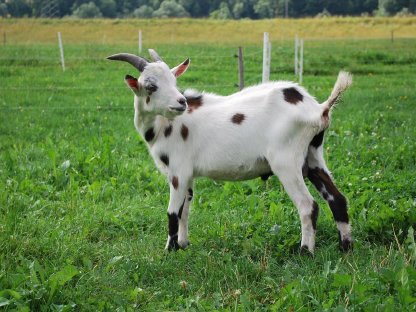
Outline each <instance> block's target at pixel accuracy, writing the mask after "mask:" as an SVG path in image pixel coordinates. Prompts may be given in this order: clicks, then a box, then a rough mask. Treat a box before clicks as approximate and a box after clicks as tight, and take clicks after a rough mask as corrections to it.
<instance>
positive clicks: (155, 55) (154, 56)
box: [149, 49, 163, 62]
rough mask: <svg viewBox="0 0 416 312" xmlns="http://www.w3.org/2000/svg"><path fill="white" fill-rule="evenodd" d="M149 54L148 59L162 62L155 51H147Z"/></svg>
mask: <svg viewBox="0 0 416 312" xmlns="http://www.w3.org/2000/svg"><path fill="white" fill-rule="evenodd" d="M149 54H150V57H151V58H152V60H153V61H155V62H163V60H162V58H161V57H160V56H159V54H157V53H156V51H155V50H153V49H149Z"/></svg>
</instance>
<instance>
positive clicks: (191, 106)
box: [186, 96, 202, 113]
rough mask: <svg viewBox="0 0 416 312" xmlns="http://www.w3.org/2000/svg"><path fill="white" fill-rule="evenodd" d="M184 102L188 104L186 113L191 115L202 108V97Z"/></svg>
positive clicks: (187, 99)
mask: <svg viewBox="0 0 416 312" xmlns="http://www.w3.org/2000/svg"><path fill="white" fill-rule="evenodd" d="M186 102H187V103H188V113H192V112H193V111H194V110H196V109H198V108H200V107H201V106H202V96H198V97H195V98H186Z"/></svg>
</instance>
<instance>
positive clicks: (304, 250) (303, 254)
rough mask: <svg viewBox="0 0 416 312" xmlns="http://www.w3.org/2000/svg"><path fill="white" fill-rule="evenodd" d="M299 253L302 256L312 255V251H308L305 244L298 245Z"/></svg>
mask: <svg viewBox="0 0 416 312" xmlns="http://www.w3.org/2000/svg"><path fill="white" fill-rule="evenodd" d="M299 253H300V254H301V255H302V256H309V257H313V251H310V250H309V248H308V246H306V245H302V246H300V249H299Z"/></svg>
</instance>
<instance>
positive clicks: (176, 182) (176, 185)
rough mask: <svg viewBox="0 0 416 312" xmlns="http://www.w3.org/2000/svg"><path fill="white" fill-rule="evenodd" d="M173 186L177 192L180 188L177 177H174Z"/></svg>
mask: <svg viewBox="0 0 416 312" xmlns="http://www.w3.org/2000/svg"><path fill="white" fill-rule="evenodd" d="M172 186H173V188H174V189H175V190H177V189H178V186H179V179H178V177H177V176H174V177H173V178H172Z"/></svg>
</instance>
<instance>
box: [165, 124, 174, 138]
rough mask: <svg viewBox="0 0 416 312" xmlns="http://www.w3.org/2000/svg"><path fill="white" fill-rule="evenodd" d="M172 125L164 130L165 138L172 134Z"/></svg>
mask: <svg viewBox="0 0 416 312" xmlns="http://www.w3.org/2000/svg"><path fill="white" fill-rule="evenodd" d="M172 128H173V127H172V124H170V125H169V126H167V127H166V128H165V131H164V134H165V138H167V137H168V136H170V134H171V133H172Z"/></svg>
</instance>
